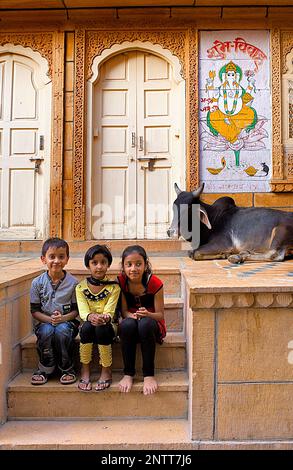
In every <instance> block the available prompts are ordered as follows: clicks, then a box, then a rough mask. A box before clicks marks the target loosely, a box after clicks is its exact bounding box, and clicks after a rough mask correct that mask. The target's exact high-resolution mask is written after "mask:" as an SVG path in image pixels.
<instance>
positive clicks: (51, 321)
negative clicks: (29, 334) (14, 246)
mask: <svg viewBox="0 0 293 470" xmlns="http://www.w3.org/2000/svg"><path fill="white" fill-rule="evenodd" d="M41 260H42V262H43V264H45V265H46V266H47V268H48V271H46V272H45V273H43V274H41V275H40V276H38V277H37V278H35V279H34V280H33V282H32V286H31V291H30V302H31V313H32V316H33V318H34V319H35V320H36V326H35V334H36V336H37V349H38V354H39V365H38V370H37V371H36V372H34V373H33V375H32V379H31V383H32V385H43V384H45V383H46V382H47V380H48V376H49V375H50V374H52V373H53V371H54V369H55V366H56V365H57V366H58V368H59V369H60V370H61V378H60V382H61V383H62V384H64V385H67V384H71V383H74V382H75V381H76V375H75V372H74V370H73V358H72V350H73V344H74V338H75V336H76V335H77V333H78V323H79V322H78V321H77V320H76V317H77V315H78V311H77V304H76V297H75V286H76V284H77V280H76V279H75V278H74V277H73V276H72V275H71V274H70V273H67V272H66V271H65V270H64V267H65V266H66V264H67V263H68V260H69V246H68V244H67V242H66V241H65V240H62V239H61V238H49V239H48V240H46V241H45V242H44V244H43V246H42V256H41Z"/></svg>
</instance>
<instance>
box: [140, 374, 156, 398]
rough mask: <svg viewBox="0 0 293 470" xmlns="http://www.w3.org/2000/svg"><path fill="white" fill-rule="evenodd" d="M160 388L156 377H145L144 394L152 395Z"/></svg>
mask: <svg viewBox="0 0 293 470" xmlns="http://www.w3.org/2000/svg"><path fill="white" fill-rule="evenodd" d="M157 390H158V382H157V381H156V379H155V377H151V376H150V377H145V378H144V379H143V394H144V395H151V394H152V393H155V392H156V391H157Z"/></svg>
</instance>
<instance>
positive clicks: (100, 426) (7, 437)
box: [0, 398, 192, 463]
mask: <svg viewBox="0 0 293 470" xmlns="http://www.w3.org/2000/svg"><path fill="white" fill-rule="evenodd" d="M142 400H143V398H142ZM141 403H142V401H141ZM122 430H123V431H122ZM186 448H188V449H191V448H192V441H190V439H189V438H188V422H187V420H186V419H164V420H161V419H160V420H158V419H139V420H137V419H127V420H122V419H119V420H95V421H93V420H79V421H70V420H69V421H40V420H38V421H36V420H35V421H9V422H7V423H6V424H4V425H3V426H2V427H1V428H0V450H79V449H82V450H105V449H107V450H115V449H116V450H122V449H125V450H143V449H148V450H152V449H161V450H163V449H173V450H174V449H186ZM97 459H98V456H97ZM98 462H99V461H98V460H97V463H98Z"/></svg>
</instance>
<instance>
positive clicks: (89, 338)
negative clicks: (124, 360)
mask: <svg viewBox="0 0 293 470" xmlns="http://www.w3.org/2000/svg"><path fill="white" fill-rule="evenodd" d="M111 263H112V255H111V252H110V250H109V248H108V247H107V246H106V245H95V246H93V247H91V248H89V250H88V251H87V252H86V254H85V257H84V264H85V266H86V267H87V268H88V270H89V272H90V276H89V277H87V278H86V279H84V280H83V281H81V282H80V283H79V284H78V285H77V286H76V297H77V304H78V310H79V315H80V318H81V319H82V320H83V322H84V323H83V325H82V327H81V330H80V362H81V364H82V367H81V379H80V381H79V384H78V388H79V390H82V391H84V392H88V391H90V390H91V389H92V385H91V381H90V362H91V360H92V350H93V343H95V344H98V349H99V355H100V364H101V366H102V370H101V374H100V377H99V380H98V381H97V384H96V386H95V390H96V391H101V390H105V389H106V388H108V387H110V385H111V383H112V372H111V366H112V343H113V340H114V338H115V336H116V334H117V324H116V316H115V310H116V305H117V302H118V299H119V295H120V287H119V285H118V282H117V281H110V280H109V278H108V277H107V276H106V273H107V270H108V268H109V267H110V266H111Z"/></svg>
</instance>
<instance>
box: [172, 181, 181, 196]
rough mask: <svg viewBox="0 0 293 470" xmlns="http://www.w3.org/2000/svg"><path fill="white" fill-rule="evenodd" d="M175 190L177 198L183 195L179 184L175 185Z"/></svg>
mask: <svg viewBox="0 0 293 470" xmlns="http://www.w3.org/2000/svg"><path fill="white" fill-rule="evenodd" d="M174 188H175V192H176V194H177V196H179V194H180V193H182V191H181V189H180V188H179V186H178V184H177V183H174Z"/></svg>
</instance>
